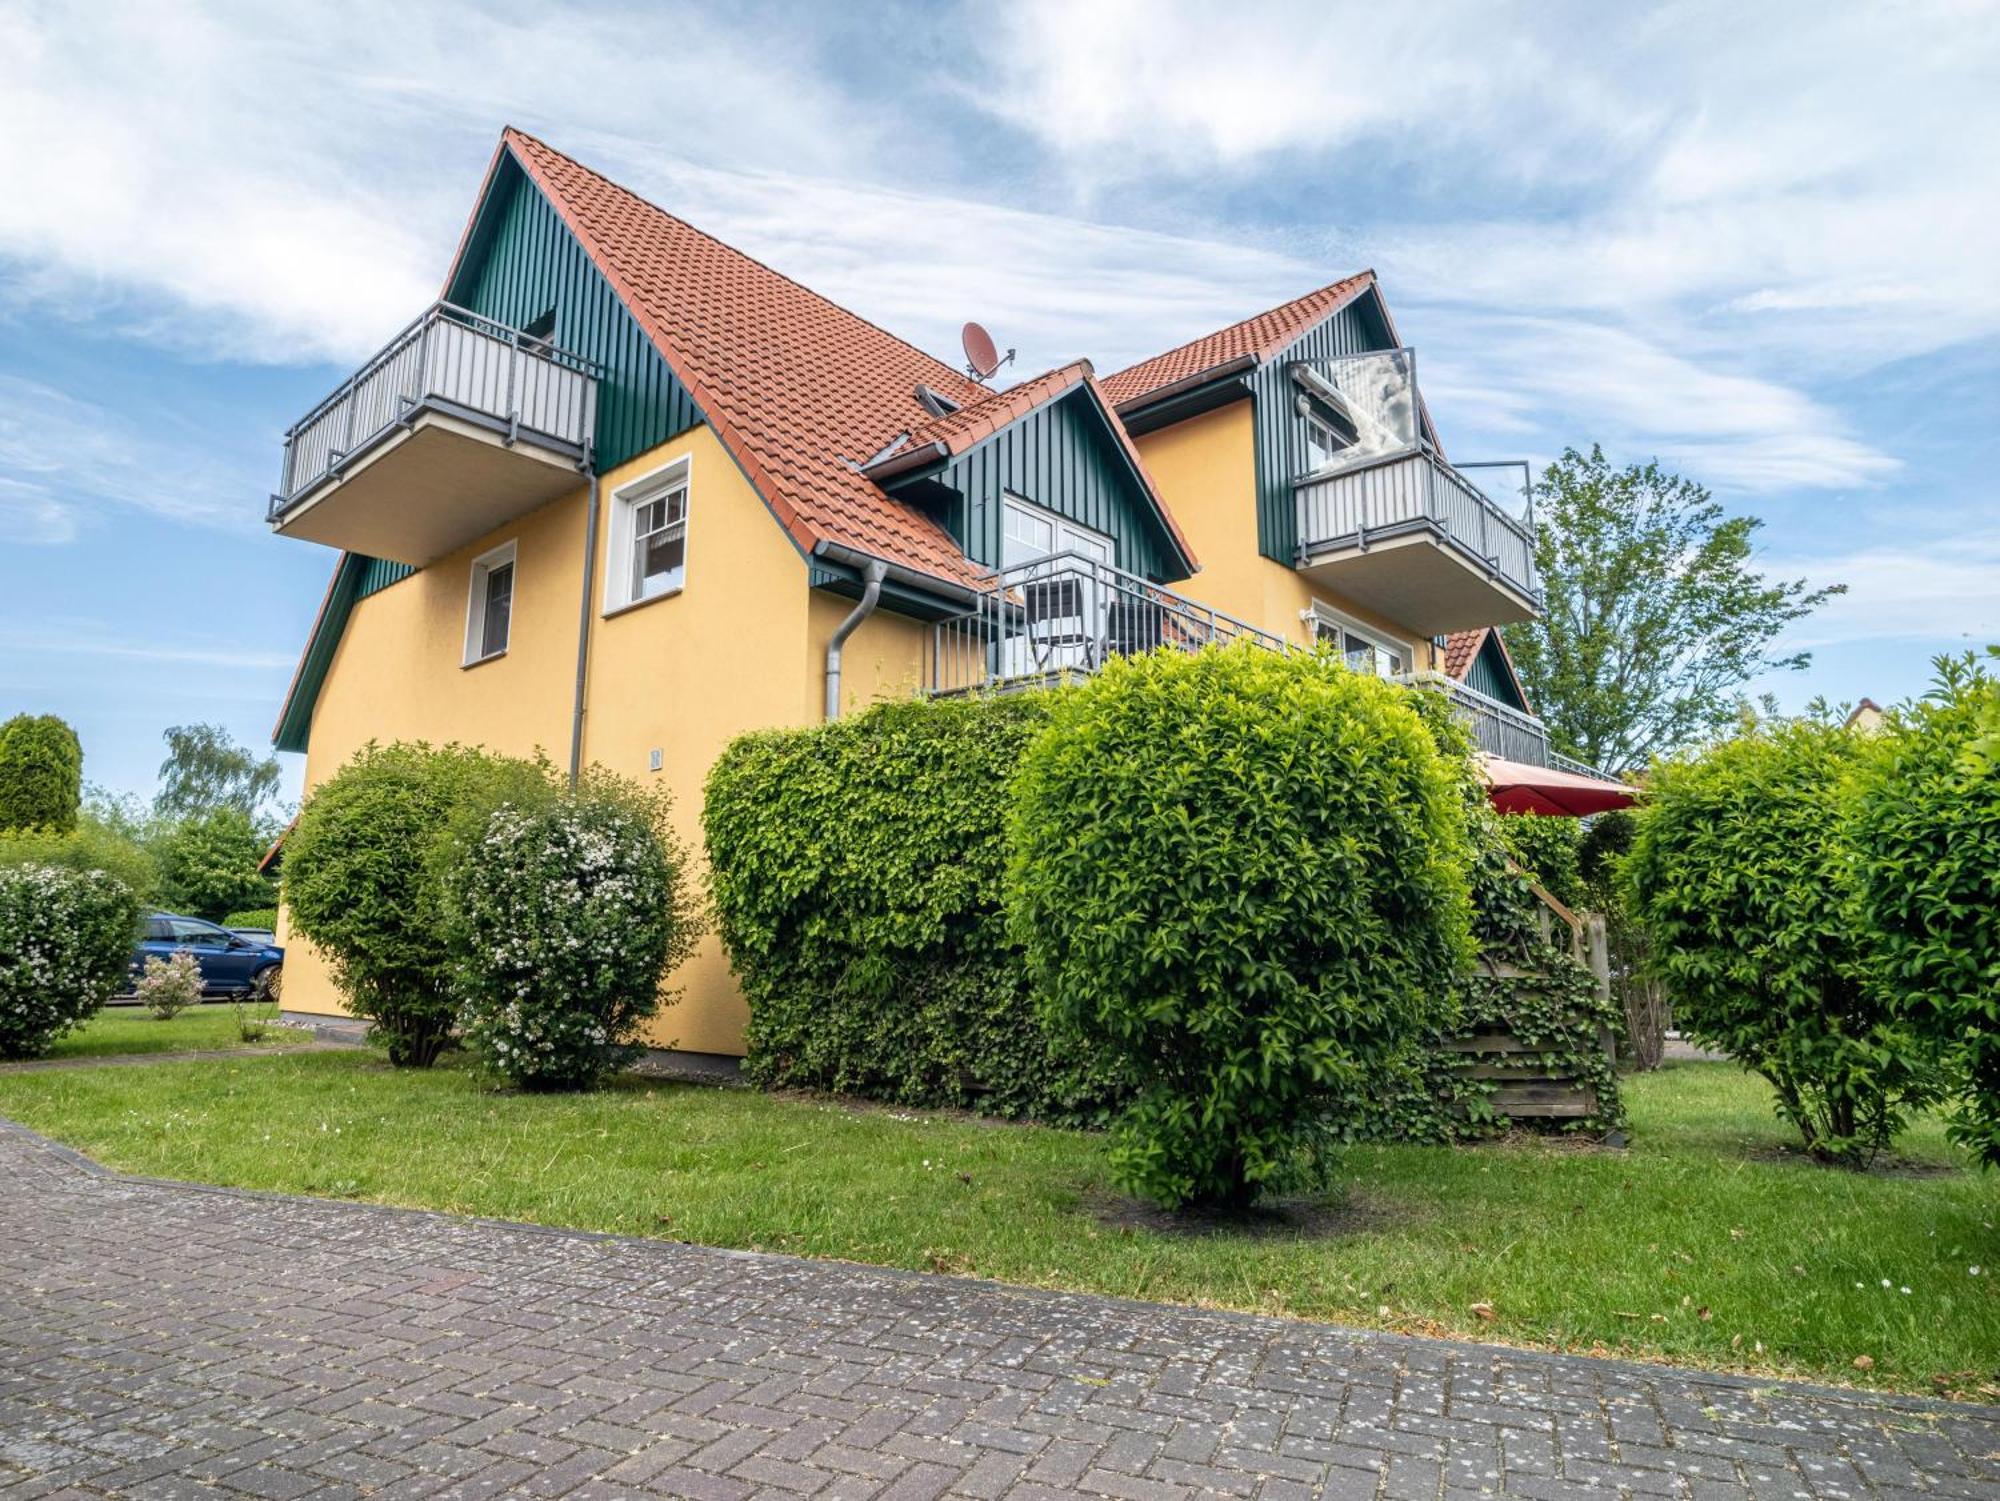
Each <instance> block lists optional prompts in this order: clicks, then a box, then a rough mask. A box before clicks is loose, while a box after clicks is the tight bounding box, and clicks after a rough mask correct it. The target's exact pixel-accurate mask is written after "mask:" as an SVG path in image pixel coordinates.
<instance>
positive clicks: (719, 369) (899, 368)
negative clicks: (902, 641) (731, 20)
mask: <svg viewBox="0 0 2000 1501" xmlns="http://www.w3.org/2000/svg"><path fill="white" fill-rule="evenodd" d="M502 149H503V150H505V151H508V152H511V153H512V154H513V156H514V158H515V160H517V161H518V162H519V163H520V164H521V167H522V169H523V170H524V171H525V172H526V173H527V174H528V177H529V179H530V180H531V181H532V182H533V183H534V184H535V186H536V187H537V188H539V189H540V190H541V191H542V193H543V194H544V195H545V196H546V197H547V198H548V200H549V202H550V203H551V204H552V205H553V206H554V207H555V209H556V212H557V213H558V214H560V215H561V216H562V219H563V222H564V223H565V224H567V225H568V226H569V229H570V232H571V233H572V234H574V235H575V236H576V237H577V240H578V242H579V243H581V244H582V246H583V248H584V250H585V251H586V253H588V254H589V256H590V257H591V259H592V260H593V261H595V262H596V264H597V266H598V269H599V270H600V271H602V272H603V274H604V276H605V279H606V280H607V281H609V282H610V284H611V287H612V290H613V291H615V292H616V293H617V294H618V295H619V297H620V298H621V299H623V301H624V302H625V304H626V306H627V307H628V308H629V309H630V310H631V313H632V316H633V317H634V318H635V319H637V321H638V323H639V326H640V327H641V329H643V330H644V332H645V333H646V336H647V337H648V338H650V339H651V340H652V341H653V343H654V345H655V346H656V347H657V348H658V349H659V351H660V354H661V355H662V357H664V358H665V359H666V361H667V363H668V364H669V365H670V366H671V367H672V368H673V370H674V373H675V374H676V375H678V376H679V377H680V379H681V380H682V381H683V382H684V383H685V384H686V385H687V387H688V391H689V394H690V395H692V396H693V398H694V400H695V402H696V404H697V405H698V406H699V407H700V408H701V410H702V412H703V414H704V415H705V416H706V417H707V419H708V421H709V424H710V426H711V427H712V428H713V429H714V431H715V434H716V436H717V438H718V439H720V440H721V442H722V444H723V445H724V447H726V448H727V449H728V450H729V451H730V453H731V454H732V455H733V456H734V457H735V459H736V461H737V463H739V464H740V465H742V467H743V470H744V472H745V474H746V475H747V476H748V477H749V479H750V481H751V483H752V484H753V485H754V486H755V487H756V488H757V490H758V492H759V493H760V494H762V495H763V497H764V499H765V501H766V502H767V503H768V504H769V505H770V506H771V508H772V510H773V511H774V512H775V513H776V514H777V517H778V520H779V521H780V522H781V523H782V524H783V525H784V527H785V529H786V530H787V531H788V532H789V533H790V534H791V536H792V538H793V539H794V541H796V542H797V543H798V545H799V546H800V547H801V548H803V549H804V550H806V551H807V552H811V551H813V550H814V548H815V547H817V546H818V545H819V544H821V543H836V544H839V545H841V546H844V547H848V548H851V549H853V550H855V551H857V552H861V553H866V554H868V555H870V556H873V557H880V558H882V559H884V560H886V561H888V562H891V563H899V564H902V565H904V566H906V567H909V568H912V569H915V570H917V571H919V572H921V573H925V574H928V575H931V576H933V577H937V578H941V579H944V580H947V581H950V582H956V583H961V584H970V583H973V582H976V581H977V580H978V579H979V578H981V577H982V576H983V572H984V570H982V569H980V568H979V567H978V565H977V564H974V563H972V562H970V561H968V560H967V558H966V557H965V555H964V553H963V552H961V551H960V549H959V546H958V543H957V542H955V541H954V540H953V539H952V537H951V534H950V533H949V532H947V531H946V530H945V529H944V528H943V527H942V526H940V525H939V524H938V523H937V522H936V521H934V520H932V519H931V518H930V517H928V516H926V515H924V514H923V513H921V512H920V511H918V510H917V509H916V508H914V507H913V506H910V505H907V504H905V503H903V502H901V501H898V500H896V499H895V498H893V497H892V496H889V495H886V494H884V493H883V491H882V490H881V488H880V487H879V486H877V485H876V484H875V483H874V482H873V481H871V480H870V479H868V478H867V476H866V475H864V474H862V473H861V471H860V470H859V468H858V467H857V466H858V465H860V464H862V463H865V462H866V461H867V460H868V459H869V458H870V457H871V456H873V455H875V454H877V453H879V452H880V451H881V450H882V448H883V446H884V445H885V444H887V443H888V442H890V441H891V440H892V439H893V438H894V437H895V436H896V435H897V434H898V433H901V432H905V431H908V430H910V429H913V428H917V427H921V426H925V425H928V424H929V423H930V422H932V421H933V420H934V419H933V416H932V414H931V412H930V410H929V409H928V408H926V407H925V406H924V405H923V403H922V402H921V401H919V400H918V399H917V386H918V385H919V383H921V384H923V385H926V386H929V387H930V388H931V389H932V390H934V391H937V392H940V393H941V394H943V395H945V396H947V397H949V398H950V399H952V400H954V401H959V402H963V403H965V404H967V405H971V404H972V403H974V402H983V401H984V400H985V399H986V397H987V395H988V393H987V391H986V389H985V387H983V386H981V385H979V384H978V383H976V382H975V381H973V380H971V379H970V378H969V377H967V376H966V375H964V374H962V373H961V372H959V371H957V370H954V369H953V368H952V367H951V366H949V365H947V364H945V363H944V362H943V361H942V360H939V359H937V358H935V357H933V356H931V355H928V354H926V353H924V352H923V351H922V350H921V349H918V348H917V347H916V346H914V345H912V344H906V343H904V342H903V341H902V340H901V339H899V338H897V337H895V335H893V334H890V333H888V332H886V331H884V330H883V329H880V328H877V327H876V326H875V325H874V324H872V323H870V322H868V321H867V320H866V319H864V318H862V317H860V316H858V315H857V314H855V313H851V312H849V311H848V310H847V309H846V308H843V307H841V306H840V305H839V304H837V303H834V302H831V301H829V300H828V299H827V298H825V297H822V296H820V295H819V293H817V292H814V291H812V290H811V289H810V288H807V287H803V286H801V285H800V284H799V283H797V282H795V281H793V280H792V279H791V278H790V277H787V276H783V275H781V274H780V273H778V272H776V271H773V270H772V269H771V268H770V267H768V266H766V265H763V264H762V263H761V262H759V261H756V260H753V259H751V257H749V256H747V255H745V254H743V253H742V252H741V251H739V250H735V249H732V248H731V247H730V246H728V245H725V244H723V243H722V242H721V241H720V240H717V239H715V238H713V237H712V236H709V235H706V234H703V233H702V232H701V231H700V230H698V229H695V228H694V227H693V226H691V225H689V224H686V223H684V222H682V221H681V220H679V219H676V218H675V217H674V216H673V215H671V214H669V213H667V212H666V211H665V210H663V209H660V208H656V207H655V206H654V205H652V204H650V203H648V202H646V201H645V200H644V199H642V198H640V197H638V196H637V195H636V194H634V193H631V192H629V191H627V190H626V189H624V188H621V187H619V186H618V185H617V184H616V183H614V182H612V181H610V180H609V179H607V178H605V177H602V176H600V175H599V174H597V173H596V172H593V171H591V170H590V169H589V168H588V167H585V166H583V165H581V164H580V163H578V162H576V161H573V160H572V159H571V158H569V157H567V156H564V155H563V154H562V153H561V152H559V151H556V150H554V149H553V148H552V147H550V146H547V145H545V144H543V143H542V142H541V141H538V140H536V139H535V138H534V137H533V136H530V135H526V134H524V133H523V132H521V131H518V130H515V129H512V128H511V127H510V128H509V129H508V130H507V131H505V132H504V134H503V136H502ZM468 239H469V232H468ZM455 274H456V273H455V269H454V275H455ZM449 280H450V279H449V278H447V283H449Z"/></svg>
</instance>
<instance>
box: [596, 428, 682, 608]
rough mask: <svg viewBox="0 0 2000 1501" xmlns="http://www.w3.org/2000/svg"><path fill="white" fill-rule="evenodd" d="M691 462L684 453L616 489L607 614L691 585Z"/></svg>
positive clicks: (606, 586) (607, 573)
mask: <svg viewBox="0 0 2000 1501" xmlns="http://www.w3.org/2000/svg"><path fill="white" fill-rule="evenodd" d="M688 467H689V466H688V461H687V459H686V457H685V456H683V457H681V458H678V459H675V460H673V461H672V462H671V463H668V464H663V465H662V466H661V467H660V468H658V469H655V470H653V471H652V473H650V474H644V475H641V476H640V477H639V478H638V479H635V480H633V481H632V482H631V483H630V484H629V485H621V486H619V487H618V489H617V490H615V491H614V492H612V496H611V550H610V555H609V560H608V563H607V566H606V568H605V580H604V609H605V612H606V613H607V614H608V613H609V612H611V611H613V610H623V609H625V608H627V607H628V606H631V605H637V604H644V603H645V602H646V601H647V600H649V599H660V598H663V597H664V596H666V595H669V594H678V593H680V591H681V589H682V588H683V587H684V586H685V585H686V583H687V533H688Z"/></svg>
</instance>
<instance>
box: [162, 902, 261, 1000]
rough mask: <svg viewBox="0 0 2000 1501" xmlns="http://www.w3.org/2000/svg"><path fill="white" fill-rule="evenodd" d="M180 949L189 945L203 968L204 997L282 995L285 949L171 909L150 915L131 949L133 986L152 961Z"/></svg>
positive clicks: (188, 947)
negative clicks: (278, 993)
mask: <svg viewBox="0 0 2000 1501" xmlns="http://www.w3.org/2000/svg"><path fill="white" fill-rule="evenodd" d="M176 949H186V950H187V951H188V952H189V953H191V954H193V955H194V958H195V963H197V964H199V965H200V966H201V993H202V994H203V995H205V996H230V997H235V996H256V997H259V998H263V997H266V996H271V995H275V994H276V993H277V989H278V976H279V974H280V972H281V971H282V970H283V968H284V963H285V951H284V950H283V949H281V948H279V947H278V946H277V945H276V944H271V943H265V942H262V941H261V940H258V939H255V938H246V937H244V936H242V935H241V934H239V933H232V932H230V931H229V929H227V928H222V927H217V926H216V925H215V924H214V923H212V922H203V921H202V920H201V919H200V918H198V917H177V916H175V915H174V914H173V913H171V912H149V913H147V914H146V933H145V937H143V938H141V939H140V940H139V946H138V947H137V948H135V949H134V950H133V951H132V980H133V982H134V984H135V985H136V983H137V982H138V979H139V977H140V976H141V975H143V974H144V973H145V972H146V961H147V960H148V959H164V958H166V957H167V956H168V955H169V954H171V953H173V952H174V950H176Z"/></svg>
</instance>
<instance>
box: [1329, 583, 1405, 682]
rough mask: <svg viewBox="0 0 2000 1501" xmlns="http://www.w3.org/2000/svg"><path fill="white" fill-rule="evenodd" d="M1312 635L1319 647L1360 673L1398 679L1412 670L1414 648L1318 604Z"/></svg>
mask: <svg viewBox="0 0 2000 1501" xmlns="http://www.w3.org/2000/svg"><path fill="white" fill-rule="evenodd" d="M1311 613H1312V635H1313V644H1314V645H1315V646H1323V647H1325V648H1327V649H1328V650H1329V651H1335V652H1338V653H1340V656H1341V659H1342V660H1343V661H1345V662H1346V663H1347V665H1348V666H1349V667H1351V668H1353V669H1354V670H1355V671H1356V672H1368V673H1373V674H1374V675H1375V676H1377V677H1385V678H1398V677H1402V676H1403V675H1404V674H1405V673H1407V672H1409V670H1410V648H1409V646H1408V645H1407V644H1406V643H1404V642H1401V641H1397V640H1395V639H1393V638H1392V637H1389V636H1386V635H1383V634H1381V633H1379V632H1376V631H1370V630H1367V629H1365V628H1363V627H1362V626H1359V625H1357V624H1356V623H1355V622H1354V621H1352V620H1349V619H1348V618H1347V617H1346V616H1345V615H1342V614H1340V613H1339V612H1338V611H1336V610H1331V609H1328V608H1327V607H1326V606H1325V605H1323V604H1320V603H1319V602H1318V601H1314V603H1313V607H1312V612H1311Z"/></svg>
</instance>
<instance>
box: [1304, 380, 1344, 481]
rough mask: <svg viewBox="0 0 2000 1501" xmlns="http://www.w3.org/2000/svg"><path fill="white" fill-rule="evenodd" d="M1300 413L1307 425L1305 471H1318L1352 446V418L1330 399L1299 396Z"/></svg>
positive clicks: (1314, 472) (1310, 472) (1313, 472)
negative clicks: (1323, 399)
mask: <svg viewBox="0 0 2000 1501" xmlns="http://www.w3.org/2000/svg"><path fill="white" fill-rule="evenodd" d="M1299 417H1300V419H1301V420H1302V421H1304V423H1305V428H1306V468H1305V472H1306V473H1307V474H1317V473H1319V471H1320V470H1322V469H1325V468H1326V467H1327V466H1328V465H1330V464H1332V463H1333V462H1334V461H1335V459H1337V458H1338V457H1339V456H1340V455H1341V454H1342V453H1344V452H1346V451H1347V450H1348V449H1350V448H1352V447H1353V446H1354V442H1355V438H1356V432H1355V426H1354V419H1353V418H1352V417H1350V416H1349V415H1348V414H1347V413H1345V412H1343V411H1341V410H1339V409H1338V408H1336V407H1335V406H1334V405H1333V403H1332V402H1330V401H1322V400H1317V399H1315V398H1313V397H1311V396H1308V395H1305V394H1303V393H1302V394H1301V395H1300V396H1299Z"/></svg>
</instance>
